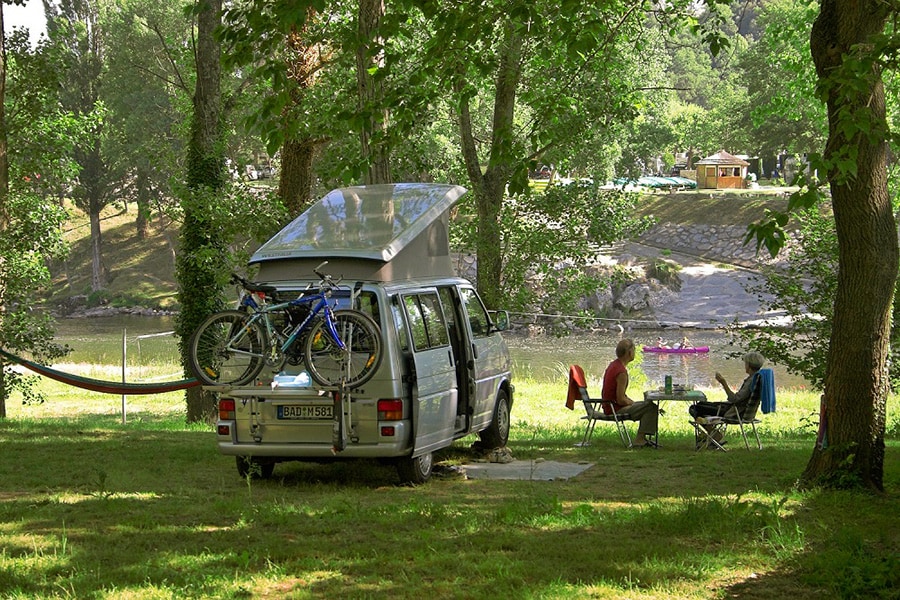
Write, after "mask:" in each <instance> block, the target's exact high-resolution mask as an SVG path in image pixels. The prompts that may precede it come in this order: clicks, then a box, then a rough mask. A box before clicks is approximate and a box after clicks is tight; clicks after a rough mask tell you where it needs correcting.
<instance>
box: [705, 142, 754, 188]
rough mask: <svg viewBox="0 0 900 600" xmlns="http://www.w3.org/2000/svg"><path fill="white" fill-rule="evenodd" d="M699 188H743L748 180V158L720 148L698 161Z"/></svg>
mask: <svg viewBox="0 0 900 600" xmlns="http://www.w3.org/2000/svg"><path fill="white" fill-rule="evenodd" d="M696 165H697V188H698V189H700V188H704V189H710V188H712V189H717V190H729V189H743V187H744V182H745V181H746V180H747V167H749V166H750V163H748V162H747V161H746V160H743V159H740V158H738V157H737V156H734V155H732V154H729V153H727V152H725V151H724V150H719V151H718V152H716V153H715V154H713V155H712V156H707V157H706V158H704V159H703V160H698V161H697V163H696Z"/></svg>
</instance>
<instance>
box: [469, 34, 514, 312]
mask: <svg viewBox="0 0 900 600" xmlns="http://www.w3.org/2000/svg"><path fill="white" fill-rule="evenodd" d="M498 59H499V60H498V63H499V66H498V68H497V77H496V91H495V96H494V115H493V119H492V122H491V127H492V131H491V147H490V149H489V159H488V165H487V169H486V170H485V171H484V173H483V174H482V169H481V162H480V160H479V158H478V149H477V144H476V141H475V137H474V135H473V133H472V119H471V115H470V113H469V105H468V101H466V100H461V101H460V104H459V127H460V139H461V146H462V154H463V160H464V161H465V165H466V172H467V174H468V176H469V181H470V182H471V184H472V193H473V194H474V196H475V206H476V209H477V211H478V233H477V234H476V237H475V245H476V253H477V255H478V263H477V266H476V277H477V279H478V281H477V283H476V285H477V286H478V293H479V294H480V295H481V297H482V299H483V300H484V302H485V304H487V306H488V307H489V308H497V307H499V306H500V305H501V304H502V301H503V295H502V285H501V284H502V276H503V252H502V248H501V240H502V236H501V227H500V210H501V209H502V207H503V199H504V197H505V195H506V183H507V181H508V180H509V178H510V176H511V175H512V173H513V168H512V166H513V164H514V162H515V156H514V149H513V139H514V136H513V127H514V123H513V118H514V116H515V105H516V90H517V88H518V85H519V79H520V78H521V73H522V65H521V59H522V36H521V35H520V34H519V33H517V32H516V31H515V29H514V28H513V27H512V26H508V28H507V35H506V39H505V41H504V43H503V44H502V46H501V48H500V56H499V57H498ZM457 91H462V82H461V81H460V82H458V84H457Z"/></svg>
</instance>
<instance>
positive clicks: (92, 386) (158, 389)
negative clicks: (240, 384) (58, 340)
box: [0, 349, 200, 396]
mask: <svg viewBox="0 0 900 600" xmlns="http://www.w3.org/2000/svg"><path fill="white" fill-rule="evenodd" d="M0 356H3V357H4V358H6V359H8V360H11V361H12V362H15V363H18V364H20V365H22V366H23V367H26V368H28V369H30V370H32V371H34V372H35V373H38V374H39V375H43V376H44V377H49V378H50V379H54V380H56V381H59V382H62V383H65V384H67V385H72V386H75V387H78V388H81V389H84V390H90V391H92V392H101V393H103V394H117V395H123V394H127V395H132V396H133V395H142V394H164V393H166V392H174V391H177V390H183V389H187V388H189V387H194V386H195V385H200V382H199V381H197V380H196V379H194V378H191V379H181V380H179V381H164V382H161V383H124V382H121V381H103V380H101V379H91V378H90V377H81V376H80V375H73V374H71V373H63V372H62V371H57V370H56V369H51V368H50V367H47V366H44V365H40V364H38V363H36V362H32V361H30V360H26V359H24V358H20V357H18V356H15V355H13V354H10V353H9V352H6V351H5V350H3V349H0Z"/></svg>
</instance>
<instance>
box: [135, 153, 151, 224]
mask: <svg viewBox="0 0 900 600" xmlns="http://www.w3.org/2000/svg"><path fill="white" fill-rule="evenodd" d="M135 185H136V186H137V208H138V213H137V218H136V219H135V221H134V226H135V229H136V232H137V238H138V239H139V240H145V239H147V233H148V231H149V229H150V197H151V191H150V186H151V185H152V184H151V183H150V177H148V176H147V172H146V171H145V170H144V169H141V168H138V172H137V181H136V183H135Z"/></svg>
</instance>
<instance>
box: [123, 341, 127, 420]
mask: <svg viewBox="0 0 900 600" xmlns="http://www.w3.org/2000/svg"><path fill="white" fill-rule="evenodd" d="M127 359H128V345H127V336H126V329H125V328H124V327H123V328H122V383H125V365H126V364H127V362H128V360H127ZM124 424H125V394H122V425H124Z"/></svg>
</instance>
